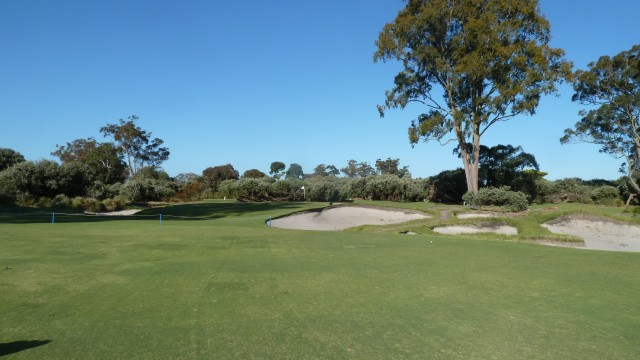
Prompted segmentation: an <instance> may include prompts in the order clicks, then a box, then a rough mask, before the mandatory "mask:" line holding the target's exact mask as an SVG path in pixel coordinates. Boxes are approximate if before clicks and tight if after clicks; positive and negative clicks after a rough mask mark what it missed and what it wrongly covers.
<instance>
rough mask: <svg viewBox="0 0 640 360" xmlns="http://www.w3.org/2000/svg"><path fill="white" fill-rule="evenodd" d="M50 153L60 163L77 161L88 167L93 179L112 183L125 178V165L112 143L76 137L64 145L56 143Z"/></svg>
mask: <svg viewBox="0 0 640 360" xmlns="http://www.w3.org/2000/svg"><path fill="white" fill-rule="evenodd" d="M56 148H57V150H56V151H54V152H52V153H51V155H54V156H57V157H58V158H59V159H60V161H62V163H71V162H78V163H82V164H85V165H87V166H88V167H89V169H90V170H91V172H92V173H93V176H94V177H95V180H97V181H100V182H102V183H103V184H113V183H116V182H120V181H122V180H124V179H125V175H126V172H127V166H126V164H125V163H124V161H123V160H122V154H120V152H119V151H118V148H116V146H115V145H114V144H113V143H110V142H105V143H98V142H97V141H96V140H95V139H94V138H87V139H76V140H73V141H71V142H67V144H66V145H56Z"/></svg>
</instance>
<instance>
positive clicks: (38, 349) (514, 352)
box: [0, 202, 640, 359]
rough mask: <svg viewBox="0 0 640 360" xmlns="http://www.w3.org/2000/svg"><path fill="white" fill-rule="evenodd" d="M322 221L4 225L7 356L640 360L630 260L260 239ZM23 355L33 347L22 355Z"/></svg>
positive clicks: (289, 237) (402, 238) (464, 245)
mask: <svg viewBox="0 0 640 360" xmlns="http://www.w3.org/2000/svg"><path fill="white" fill-rule="evenodd" d="M326 205H327V204H270V203H264V204H240V203H230V202H206V203H202V204H192V205H180V206H172V207H169V208H163V209H152V210H147V211H145V215H157V214H159V213H162V214H164V215H173V216H188V217H193V218H200V219H203V220H194V219H183V218H171V217H167V218H166V219H165V221H164V222H163V224H162V225H160V224H159V222H158V220H157V219H156V218H155V216H154V217H150V218H142V220H124V219H117V218H116V219H106V220H101V221H94V222H85V221H81V220H80V218H79V219H76V220H74V221H67V222H65V221H64V219H60V221H61V222H59V223H56V224H50V223H37V222H32V223H20V222H11V221H10V220H11V218H12V216H11V215H3V216H2V217H0V244H1V247H0V249H1V250H0V294H2V296H0V319H2V322H1V324H0V355H5V354H7V356H6V358H7V359H14V358H15V359H43V358H46V359H74V358H75V359H114V358H122V359H203V358H205V359H206V358H211V359H232V358H233V359H237V358H242V359H259V358H295V359H310V358H338V359H339V358H354V359H372V358H373V359H375V358H378V359H388V358H420V359H423V358H443V359H468V358H477V359H491V358H494V359H515V358H527V359H605V358H608V359H634V358H637V355H638V354H640V335H639V334H640V331H639V330H640V307H638V306H637V299H638V298H639V296H640V277H639V276H638V274H639V273H640V254H635V253H616V252H600V251H584V250H578V249H565V248H554V247H545V246H541V245H536V244H531V243H520V242H517V241H516V242H514V241H502V240H498V239H499V238H498V237H493V238H490V237H487V238H486V240H489V241H482V240H481V241H478V239H473V240H472V239H469V238H465V237H456V236H440V235H434V234H432V233H429V234H425V235H422V236H406V235H401V234H398V233H396V232H394V231H389V232H381V231H380V232H372V229H370V228H366V229H360V230H359V231H345V232H312V231H293V230H283V229H276V228H269V227H267V226H266V225H265V222H264V221H265V220H266V219H267V218H268V217H269V216H274V217H275V216H278V215H281V214H284V213H288V212H294V211H300V210H304V209H310V208H315V207H321V206H326ZM376 205H384V206H388V204H381V203H377V204H376ZM403 205H404V204H403ZM421 206H425V207H426V208H424V210H428V211H431V212H432V213H434V214H437V213H440V211H443V210H445V211H446V210H447V208H440V207H437V206H433V205H428V204H412V205H411V207H412V208H414V209H416V210H423V209H422V208H420V207H421ZM456 209H457V208H456ZM5 210H6V209H5ZM453 210H455V209H453ZM462 210H463V209H460V210H459V211H462ZM534 210H535V209H534ZM559 210H560V211H561V212H562V211H569V212H571V211H574V209H562V208H561V209H559ZM449 211H451V209H449ZM551 211H556V210H555V209H552V210H551ZM587 211H591V210H587ZM603 211H605V212H609V211H613V210H603ZM548 212H549V211H547V212H544V215H540V216H542V217H546V216H548V215H547V213H548ZM6 213H7V212H6V211H5V214H6ZM613 215H615V214H613ZM532 216H539V215H532ZM16 217H18V215H17V214H14V216H13V218H16ZM536 219H537V218H536ZM516 220H517V219H516ZM429 221H436V220H435V219H432V220H427V224H431V222H429ZM438 221H441V220H438ZM445 221H454V220H445ZM536 221H538V220H536ZM412 226H416V227H419V226H420V225H419V222H414V223H412ZM385 228H389V227H385ZM391 228H393V226H392V227H391ZM379 229H380V228H377V230H379ZM377 230H376V231H377ZM34 341H40V342H39V343H35V344H36V345H28V344H33V342H34ZM20 344H27V345H24V346H23V347H22V348H21V347H20V346H21V345H20ZM3 351H4V353H3ZM10 351H11V352H10Z"/></svg>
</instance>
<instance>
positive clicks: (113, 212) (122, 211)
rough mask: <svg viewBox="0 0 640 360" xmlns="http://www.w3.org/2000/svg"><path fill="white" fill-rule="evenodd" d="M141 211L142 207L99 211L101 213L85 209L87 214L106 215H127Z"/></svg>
mask: <svg viewBox="0 0 640 360" xmlns="http://www.w3.org/2000/svg"><path fill="white" fill-rule="evenodd" d="M140 211H142V209H130V210H120V211H110V212H99V213H93V212H87V211H85V214H91V215H105V216H126V215H133V214H136V213H139V212H140Z"/></svg>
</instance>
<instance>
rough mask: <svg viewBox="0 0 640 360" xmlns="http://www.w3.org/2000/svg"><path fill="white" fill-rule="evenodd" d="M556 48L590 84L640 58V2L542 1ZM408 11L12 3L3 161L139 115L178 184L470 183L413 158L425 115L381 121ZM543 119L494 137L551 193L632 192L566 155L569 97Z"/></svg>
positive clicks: (390, 2)
mask: <svg viewBox="0 0 640 360" xmlns="http://www.w3.org/2000/svg"><path fill="white" fill-rule="evenodd" d="M540 4H541V9H542V12H543V13H544V14H545V16H547V18H548V19H549V21H550V22H551V26H552V36H553V40H552V45H553V46H554V47H561V48H563V49H564V50H565V51H566V54H567V58H568V59H570V60H571V61H573V62H574V64H575V65H576V67H578V68H584V67H586V65H587V63H589V62H590V61H595V60H597V58H598V57H599V56H601V55H605V54H607V55H614V54H616V53H618V52H620V51H622V50H627V49H629V48H631V46H632V45H634V44H638V43H640V21H638V14H640V1H637V0H609V1H606V2H603V1H600V0H582V1H578V0H564V1H556V0H542V1H541V3H540ZM403 6H404V3H403V2H402V1H400V0H385V1H382V0H325V1H299V0H298V1H292V0H281V1H255V0H234V1H219V0H211V1H204V0H192V1H166V0H162V1H140V0H127V1H123V0H99V1H98V0H73V1H71V0H59V1H50V0H2V1H0V48H1V49H2V50H1V56H0V125H1V126H0V147H8V148H12V149H15V150H17V151H19V152H21V153H22V154H24V155H25V157H26V158H27V159H29V160H37V159H41V158H51V156H50V153H51V152H52V151H54V150H55V145H56V144H64V143H65V142H67V141H71V140H74V139H78V138H86V137H90V136H93V137H96V138H98V139H100V138H101V137H100V134H99V129H100V127H102V126H104V125H105V124H107V123H114V122H116V121H117V120H118V119H120V118H125V119H126V117H127V116H128V115H131V114H137V115H138V116H140V120H139V122H138V124H139V125H140V126H141V127H142V128H144V129H146V130H149V131H151V132H153V134H154V136H157V137H160V138H161V139H163V140H164V141H165V143H166V145H167V146H168V147H169V148H170V150H171V157H170V160H169V161H167V162H166V163H165V164H164V169H165V170H166V171H167V172H168V173H169V174H171V175H176V174H178V173H181V172H194V173H201V172H202V170H203V169H205V168H206V167H209V166H214V165H221V164H226V163H231V164H233V165H234V167H235V168H236V169H237V170H239V171H240V172H243V171H245V170H247V169H250V168H258V169H260V170H262V171H265V172H267V171H268V169H269V164H270V163H271V162H273V161H282V162H284V163H286V164H290V163H293V162H297V163H299V164H301V165H302V167H303V169H304V170H305V172H311V171H312V169H313V168H314V167H315V166H316V165H317V164H320V163H324V164H333V165H336V166H337V167H338V168H340V167H343V166H344V165H345V164H346V163H347V161H348V160H349V159H356V160H358V161H368V162H370V163H373V162H375V160H376V159H378V158H383V159H385V158H387V157H391V158H400V161H401V164H402V165H409V166H410V170H411V172H412V173H413V176H414V177H426V176H430V175H434V174H437V173H438V172H440V171H442V170H446V169H454V168H456V167H460V166H461V163H460V160H459V159H458V158H456V157H455V156H453V155H452V154H451V151H452V149H453V145H449V146H446V147H441V146H440V145H438V144H437V143H429V144H423V143H421V144H418V145H417V146H416V147H415V148H413V149H412V148H411V146H410V145H409V143H408V139H407V127H408V126H409V124H410V121H411V119H413V117H414V116H415V114H416V113H415V109H413V110H407V111H400V110H397V111H390V112H389V113H388V114H387V116H386V117H385V118H384V119H381V118H379V116H378V113H377V110H376V104H379V103H382V102H383V100H384V92H385V90H386V89H389V88H390V87H391V86H392V82H393V77H394V75H395V74H396V73H397V71H398V70H399V65H398V64H393V63H386V64H385V63H378V64H374V63H373V60H372V55H373V52H374V50H375V46H374V41H375V40H376V38H377V36H378V33H379V32H380V30H381V29H382V27H383V25H384V24H385V23H387V22H390V21H392V20H393V19H394V17H395V15H396V14H397V11H398V10H399V9H401V8H402V7H403ZM561 95H562V96H561V97H559V98H555V97H547V98H544V99H543V101H542V103H541V105H540V107H539V108H538V111H537V114H536V115H535V116H533V117H521V118H516V119H513V120H511V121H509V122H506V123H503V124H500V125H499V126H496V127H495V128H492V129H491V130H489V131H488V132H487V133H486V135H485V137H484V141H483V142H484V144H485V145H488V146H493V145H496V144H499V143H502V144H512V145H522V146H523V147H524V149H525V151H527V152H530V153H532V154H534V155H535V156H536V158H537V159H538V161H539V163H540V165H541V170H543V171H546V172H548V173H549V175H548V176H547V178H549V179H559V178H565V177H581V178H583V179H592V178H607V179H614V178H618V177H619V176H620V174H619V173H618V172H617V169H618V166H619V163H620V162H621V161H619V160H614V159H612V158H610V157H608V156H607V155H603V154H600V153H598V147H597V146H595V145H588V144H584V145H562V146H561V145H560V144H559V138H560V137H561V136H562V134H563V130H564V129H565V128H567V127H572V126H573V124H574V123H575V122H576V121H577V120H578V119H579V118H578V114H577V113H578V110H579V109H580V107H579V106H578V105H577V104H573V103H571V89H570V88H569V87H568V86H564V87H563V88H562V91H561Z"/></svg>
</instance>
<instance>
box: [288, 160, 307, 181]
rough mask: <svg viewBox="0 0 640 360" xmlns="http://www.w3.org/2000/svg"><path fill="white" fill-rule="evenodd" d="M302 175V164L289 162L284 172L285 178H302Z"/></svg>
mask: <svg viewBox="0 0 640 360" xmlns="http://www.w3.org/2000/svg"><path fill="white" fill-rule="evenodd" d="M303 177H304V172H303V171H302V166H300V164H296V163H293V164H290V165H289V168H288V169H287V172H286V174H285V178H287V179H302V178H303Z"/></svg>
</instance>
